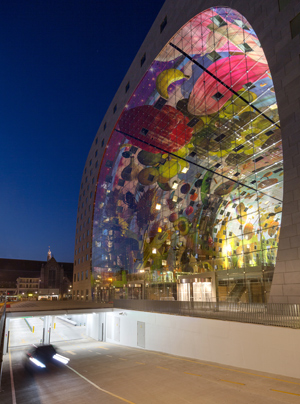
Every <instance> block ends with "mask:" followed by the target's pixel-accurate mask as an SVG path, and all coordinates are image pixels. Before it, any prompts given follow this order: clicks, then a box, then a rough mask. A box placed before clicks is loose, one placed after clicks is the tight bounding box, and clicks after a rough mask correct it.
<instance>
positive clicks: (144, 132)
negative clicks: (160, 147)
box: [140, 128, 149, 136]
mask: <svg viewBox="0 0 300 404" xmlns="http://www.w3.org/2000/svg"><path fill="white" fill-rule="evenodd" d="M148 132H149V130H148V129H146V128H142V130H141V132H140V133H141V135H143V136H146V135H147V133H148Z"/></svg>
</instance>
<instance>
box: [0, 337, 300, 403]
mask: <svg viewBox="0 0 300 404" xmlns="http://www.w3.org/2000/svg"><path fill="white" fill-rule="evenodd" d="M56 346H57V347H58V348H59V350H60V352H61V353H62V354H63V355H65V356H68V357H69V358H70V362H69V366H68V367H65V368H62V369H61V368H59V369H57V368H54V367H53V368H50V369H48V371H47V372H45V373H39V374H36V375H33V376H32V375H30V374H28V373H27V372H26V371H25V370H24V369H23V366H22V357H23V355H24V348H22V349H21V348H20V347H18V348H11V349H10V350H9V354H8V355H6V356H5V357H4V369H3V380H2V391H1V393H0V403H1V404H11V403H12V404H53V403H55V404H59V403H72V404H77V403H78V404H79V403H80V404H85V403H105V404H106V403H107V404H117V403H119V404H121V403H122V402H123V403H124V402H125V403H134V404H154V403H155V404H156V403H157V404H160V403H172V404H185V403H201V404H219V403H220V404H227V403H228V404H229V403H230V404H232V403H247V404H248V403H255V404H262V403H263V404H271V403H272V404H277V403H298V402H299V400H300V381H299V380H298V379H292V378H286V377H283V376H282V377H280V376H275V375H271V374H266V373H258V372H254V371H250V370H249V371H248V370H243V369H237V368H233V367H227V366H223V365H218V364H215V363H209V362H201V361H198V360H192V359H187V358H181V357H176V356H172V355H167V354H163V353H158V352H152V351H144V350H140V349H135V348H129V347H124V346H118V345H113V344H107V343H102V342H97V341H94V340H92V339H85V340H84V339H82V340H78V341H69V342H65V341H64V342H59V343H57V344H56Z"/></svg>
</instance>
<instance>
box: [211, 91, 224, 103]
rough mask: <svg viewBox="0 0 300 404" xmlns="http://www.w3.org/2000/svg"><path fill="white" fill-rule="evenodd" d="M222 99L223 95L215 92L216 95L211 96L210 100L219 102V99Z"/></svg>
mask: <svg viewBox="0 0 300 404" xmlns="http://www.w3.org/2000/svg"><path fill="white" fill-rule="evenodd" d="M223 97H224V95H223V94H222V93H220V92H219V91H217V92H216V94H214V95H213V96H212V98H213V99H214V100H216V101H219V100H220V99H221V98H223Z"/></svg>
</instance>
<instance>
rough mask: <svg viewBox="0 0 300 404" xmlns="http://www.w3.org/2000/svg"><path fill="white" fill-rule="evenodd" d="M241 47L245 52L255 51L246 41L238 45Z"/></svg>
mask: <svg viewBox="0 0 300 404" xmlns="http://www.w3.org/2000/svg"><path fill="white" fill-rule="evenodd" d="M238 46H239V48H240V49H241V50H242V51H243V52H251V51H253V49H252V48H251V46H249V45H248V44H247V43H246V42H244V43H241V44H240V45H238Z"/></svg>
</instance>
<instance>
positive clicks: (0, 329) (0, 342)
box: [0, 303, 6, 392]
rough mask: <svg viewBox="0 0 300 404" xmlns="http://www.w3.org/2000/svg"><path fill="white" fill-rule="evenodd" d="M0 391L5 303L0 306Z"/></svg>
mask: <svg viewBox="0 0 300 404" xmlns="http://www.w3.org/2000/svg"><path fill="white" fill-rule="evenodd" d="M0 315H1V317H0V392H1V381H2V367H3V347H4V336H5V319H6V303H4V305H3V306H2V307H1V310H0Z"/></svg>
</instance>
